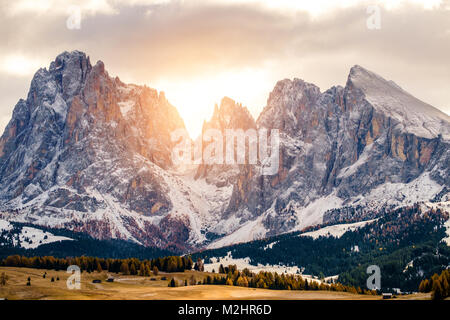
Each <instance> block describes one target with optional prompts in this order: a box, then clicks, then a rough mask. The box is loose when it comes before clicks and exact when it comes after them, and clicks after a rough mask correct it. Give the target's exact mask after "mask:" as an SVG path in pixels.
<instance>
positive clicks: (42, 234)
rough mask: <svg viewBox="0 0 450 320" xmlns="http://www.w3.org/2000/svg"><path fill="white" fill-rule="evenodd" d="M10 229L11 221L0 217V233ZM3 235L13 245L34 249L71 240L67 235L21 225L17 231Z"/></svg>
mask: <svg viewBox="0 0 450 320" xmlns="http://www.w3.org/2000/svg"><path fill="white" fill-rule="evenodd" d="M12 229H13V226H12V224H11V223H9V222H8V221H6V220H1V219H0V234H2V233H3V232H4V231H11V230H12ZM5 236H6V237H7V238H8V241H11V242H12V244H13V245H14V246H18V247H22V248H24V249H35V248H37V247H39V246H41V245H43V244H47V243H52V242H59V241H72V240H73V239H71V238H68V237H62V236H55V235H53V234H52V233H50V232H47V231H43V230H41V229H37V228H32V227H21V228H20V231H19V232H18V233H14V234H9V233H5Z"/></svg>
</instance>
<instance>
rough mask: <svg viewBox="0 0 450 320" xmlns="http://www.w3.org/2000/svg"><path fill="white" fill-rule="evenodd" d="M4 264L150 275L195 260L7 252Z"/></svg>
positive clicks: (179, 269)
mask: <svg viewBox="0 0 450 320" xmlns="http://www.w3.org/2000/svg"><path fill="white" fill-rule="evenodd" d="M0 265H1V266H5V267H26V268H36V269H54V270H66V269H67V267H68V266H70V265H77V266H78V267H79V268H80V270H81V271H86V272H93V271H98V272H101V271H108V272H113V273H119V272H120V273H122V274H126V275H141V276H149V275H150V274H151V272H153V274H155V275H156V274H158V271H163V272H184V270H191V269H192V266H193V262H192V259H191V257H190V256H183V257H180V256H168V257H162V258H155V259H151V260H140V259H137V258H129V259H104V258H97V257H84V256H83V257H74V258H55V257H53V256H44V257H25V256H19V255H13V256H8V257H7V258H5V259H3V260H2V261H1V262H0Z"/></svg>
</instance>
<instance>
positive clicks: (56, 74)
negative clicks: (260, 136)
mask: <svg viewBox="0 0 450 320" xmlns="http://www.w3.org/2000/svg"><path fill="white" fill-rule="evenodd" d="M177 128H184V123H183V121H182V119H181V118H180V116H179V115H178V112H177V110H176V109H175V108H174V107H173V106H171V105H170V104H169V103H168V101H167V100H166V99H165V97H164V94H163V93H159V94H158V92H157V91H156V90H154V89H150V88H147V87H141V86H134V85H125V84H124V83H122V82H121V81H120V80H119V79H118V78H115V79H114V78H111V77H110V76H109V75H108V73H107V72H106V71H105V68H104V65H103V63H102V62H101V61H99V62H98V63H97V64H96V65H95V66H92V65H91V63H90V61H89V58H88V57H86V55H85V54H84V53H81V52H77V51H75V52H71V53H67V52H65V53H63V54H61V55H59V56H58V57H57V58H56V60H55V61H54V62H52V63H51V65H50V68H49V70H46V69H40V70H39V71H38V72H37V73H36V74H35V76H34V78H33V80H32V82H31V88H30V91H29V94H28V97H27V100H26V101H25V100H20V101H19V102H18V104H17V105H16V108H15V109H14V114H13V117H12V119H11V121H10V123H9V124H8V126H7V128H6V130H5V133H4V134H3V136H2V137H1V140H0V146H1V148H0V150H1V153H0V154H1V157H0V177H1V180H0V181H1V183H0V194H1V202H2V206H3V209H6V210H8V211H11V210H14V211H15V213H14V214H13V216H12V217H11V218H12V219H16V220H23V221H27V222H32V223H34V222H36V223H38V224H42V223H43V224H48V225H51V226H55V227H64V228H70V229H73V230H75V231H83V232H88V233H90V234H91V235H93V236H95V237H98V238H111V237H117V238H125V239H133V240H135V241H138V242H140V243H142V244H144V245H157V246H166V245H170V244H171V243H172V242H174V243H179V242H180V241H187V240H188V238H189V230H188V229H187V228H186V226H185V224H184V223H181V222H180V221H179V220H178V219H177V218H172V216H171V215H170V214H169V213H170V212H171V210H172V209H173V205H172V203H171V201H170V199H169V198H168V196H167V189H168V185H167V184H166V183H165V182H164V180H163V179H161V177H160V174H161V173H160V172H161V171H163V170H164V169H167V168H168V167H170V166H171V148H172V145H171V144H172V142H171V140H170V132H171V131H172V130H175V129H177ZM158 224H159V225H161V226H164V228H163V229H161V228H159V227H157V225H158ZM178 225H182V226H183V227H184V229H182V230H179V232H177V233H174V232H172V231H173V230H171V229H175V228H180V227H179V226H178ZM168 227H170V228H168Z"/></svg>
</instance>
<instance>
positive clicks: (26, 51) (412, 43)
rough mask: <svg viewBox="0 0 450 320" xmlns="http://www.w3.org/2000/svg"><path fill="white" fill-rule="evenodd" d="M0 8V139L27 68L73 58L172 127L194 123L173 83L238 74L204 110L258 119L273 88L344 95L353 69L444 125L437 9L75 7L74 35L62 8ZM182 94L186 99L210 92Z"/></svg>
mask: <svg viewBox="0 0 450 320" xmlns="http://www.w3.org/2000/svg"><path fill="white" fill-rule="evenodd" d="M0 1H2V2H1V3H2V4H1V7H0V39H1V46H0V48H1V49H0V59H1V60H0V61H1V63H0V95H1V97H2V98H1V100H0V102H1V103H0V130H1V131H3V128H4V126H5V125H6V123H7V121H8V120H9V118H10V116H11V112H12V109H13V107H14V105H15V103H16V102H17V101H18V99H19V98H23V97H26V94H27V90H28V87H29V84H30V81H31V78H32V76H33V74H34V72H35V71H36V70H37V68H39V67H40V66H42V67H48V65H49V63H50V62H51V61H52V60H53V59H54V58H55V57H56V55H58V54H59V53H61V52H62V51H65V50H66V51H69V50H74V49H78V50H82V51H85V52H86V53H87V54H88V55H89V56H90V57H91V62H93V63H95V62H96V61H97V60H102V61H104V62H105V65H106V68H107V70H108V71H109V73H110V74H111V75H114V76H116V75H118V76H119V77H120V78H121V79H122V80H123V81H125V82H134V83H137V84H147V85H149V86H151V87H154V88H156V89H158V90H163V91H166V96H167V98H168V99H169V101H172V102H173V104H174V105H175V106H176V107H177V108H178V109H179V110H180V112H181V114H182V116H186V115H187V114H188V113H190V114H193V112H192V110H190V112H189V110H186V106H183V105H180V104H182V103H183V101H182V100H183V99H184V98H183V97H184V96H183V95H182V94H179V95H178V96H177V92H176V91H177V90H181V89H180V88H182V87H181V86H182V85H183V84H184V83H185V84H186V86H188V84H189V83H190V82H191V83H192V84H195V83H199V84H200V85H201V84H202V82H201V81H199V80H198V79H203V80H205V79H209V78H214V76H216V75H220V74H225V73H231V74H232V73H236V74H240V72H243V70H244V71H246V72H247V71H248V72H247V73H245V74H246V77H248V79H245V81H246V84H247V86H246V87H245V88H242V90H241V91H237V90H236V89H235V88H233V86H232V84H230V86H229V88H228V86H227V83H226V82H225V84H224V87H223V88H217V93H215V92H214V96H211V99H214V100H215V101H219V99H220V98H221V96H217V95H218V94H221V95H231V97H232V98H233V99H235V100H237V101H240V102H243V103H244V105H247V107H248V108H249V109H250V111H251V112H252V113H253V115H254V116H257V115H258V113H259V112H260V111H261V110H262V108H263V107H264V104H265V101H266V99H267V97H268V95H269V92H270V90H271V89H272V88H273V86H274V85H275V83H276V82H277V81H278V80H281V79H284V78H293V77H297V78H301V79H304V80H305V81H308V82H312V83H315V84H316V85H318V86H319V87H320V88H321V90H326V89H328V88H329V87H331V86H332V85H336V84H340V85H344V84H345V81H346V78H347V75H348V72H349V69H350V68H351V66H353V65H355V64H359V65H362V66H364V67H365V68H367V69H369V70H372V71H374V72H376V73H378V74H380V75H382V76H383V77H385V78H387V79H391V80H394V81H395V82H396V83H397V84H399V85H400V86H401V87H403V88H404V89H405V90H407V91H409V92H410V93H412V94H413V95H415V96H416V97H418V98H419V99H421V100H423V101H425V102H427V103H430V104H431V105H433V106H435V107H437V108H439V109H441V110H443V111H444V112H446V113H448V114H450V90H449V87H450V86H449V84H450V62H449V57H450V4H449V2H448V1H447V2H443V1H434V2H432V3H431V2H429V3H428V5H427V6H424V5H423V4H421V3H420V1H400V2H399V3H398V4H397V5H396V6H386V5H382V3H381V2H377V1H370V2H361V1H359V2H355V1H350V2H348V3H347V5H345V6H337V5H334V4H333V2H330V1H326V2H323V6H322V7H320V6H319V7H317V6H316V7H307V5H306V4H305V5H304V6H303V7H302V6H301V5H297V7H295V8H294V7H290V6H289V5H286V2H284V1H281V2H279V4H280V5H279V6H277V5H276V3H275V2H270V1H269V2H267V3H266V5H258V4H256V3H255V2H254V1H244V0H242V1H237V0H235V1H230V2H226V1H218V0H217V1H168V0H167V1H161V0H160V1H145V0H141V1H131V2H130V3H126V2H125V1H106V0H105V1H81V2H78V4H79V5H80V9H81V12H82V21H81V28H80V29H79V30H78V29H75V30H70V29H68V28H67V27H66V21H67V18H68V16H69V11H68V7H67V5H62V3H61V2H59V1H37V2H34V3H35V4H33V2H30V1H18V2H9V1H6V0H0ZM14 3H15V4H14ZM36 3H38V4H39V5H36ZM74 3H77V2H76V1H75V2H74ZM277 3H278V2H277ZM299 3H300V4H301V3H303V2H299ZM305 3H306V2H305ZM355 3H357V4H355ZM377 3H379V4H380V9H381V29H379V30H369V29H368V28H367V26H366V21H367V18H368V17H369V14H367V11H366V10H367V6H368V5H371V4H377ZM383 3H384V2H383ZM66 4H67V2H66ZM321 8H322V9H323V8H326V10H320V9H321ZM252 75H258V76H257V77H256V76H255V79H252ZM211 81H212V82H213V80H211ZM162 86H166V87H167V88H165V87H162ZM192 86H194V85H192ZM188 88H189V87H188ZM221 89H223V90H221ZM192 90H198V91H196V96H197V97H200V96H201V95H202V92H204V94H205V95H206V94H207V92H209V91H210V90H207V89H206V88H205V89H203V88H197V87H196V88H195V89H192ZM222 91H223V93H221V92H222ZM235 95H239V96H235ZM185 100H186V99H185ZM199 101H202V100H201V98H199ZM205 101H206V102H204V105H201V106H199V107H198V109H196V110H195V112H194V114H195V113H196V112H197V113H198V114H200V116H199V115H197V116H196V118H198V122H199V123H201V122H202V119H203V118H208V117H209V115H210V114H211V112H212V109H213V104H211V105H209V100H205ZM186 103H187V102H186ZM190 103H191V104H192V101H191V102H190ZM198 126H199V125H198V124H192V128H191V129H192V130H193V131H195V130H197V129H198Z"/></svg>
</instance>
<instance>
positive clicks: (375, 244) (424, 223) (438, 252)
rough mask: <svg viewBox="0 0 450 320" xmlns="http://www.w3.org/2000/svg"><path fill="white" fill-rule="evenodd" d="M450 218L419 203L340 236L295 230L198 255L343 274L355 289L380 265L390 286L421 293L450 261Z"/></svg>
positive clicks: (342, 279) (385, 285)
mask: <svg viewBox="0 0 450 320" xmlns="http://www.w3.org/2000/svg"><path fill="white" fill-rule="evenodd" d="M447 219H448V214H447V213H444V212H442V211H440V210H428V211H422V209H421V208H420V207H419V206H418V205H415V206H411V207H404V208H400V209H396V210H391V211H388V212H386V213H385V214H384V216H382V217H380V218H378V220H376V221H375V222H374V223H371V224H367V225H366V226H364V227H362V228H359V229H357V230H355V231H348V232H346V233H345V234H344V235H342V236H341V237H340V238H335V237H333V236H330V237H319V238H317V239H313V238H311V237H303V236H299V235H300V234H301V232H295V233H290V234H284V235H280V236H275V237H272V238H268V239H263V240H256V241H252V242H248V243H242V244H237V245H232V246H228V247H223V248H219V249H212V250H205V251H201V252H197V253H195V254H193V255H192V257H193V258H194V259H197V258H202V259H205V261H209V260H210V259H211V258H219V257H225V256H227V254H228V253H230V254H231V255H232V257H233V258H236V259H238V258H246V257H249V258H250V260H251V264H254V265H257V264H262V265H266V264H269V265H285V266H301V267H304V271H303V273H304V274H309V275H315V276H322V275H323V276H334V275H339V278H338V282H340V283H342V284H344V285H350V286H355V287H358V286H360V287H365V286H366V280H367V277H368V274H367V273H366V270H367V267H368V266H369V265H378V266H379V267H380V269H381V279H382V280H381V286H382V288H383V289H384V290H392V289H393V288H400V289H401V290H403V291H417V288H418V286H419V284H420V282H421V281H422V280H423V279H424V278H427V277H431V276H432V275H433V274H434V273H440V272H441V271H442V270H443V269H445V268H446V267H447V266H448V265H449V264H450V248H449V247H448V246H447V245H446V244H445V243H443V242H442V239H443V238H445V237H446V233H445V227H444V226H443V223H444V222H445V221H446V220H447ZM344 222H346V223H348V222H350V221H344ZM317 228H318V227H316V229H317ZM306 231H311V228H309V229H308V230H306ZM269 244H271V246H268V245H269ZM355 248H358V249H357V250H355Z"/></svg>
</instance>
